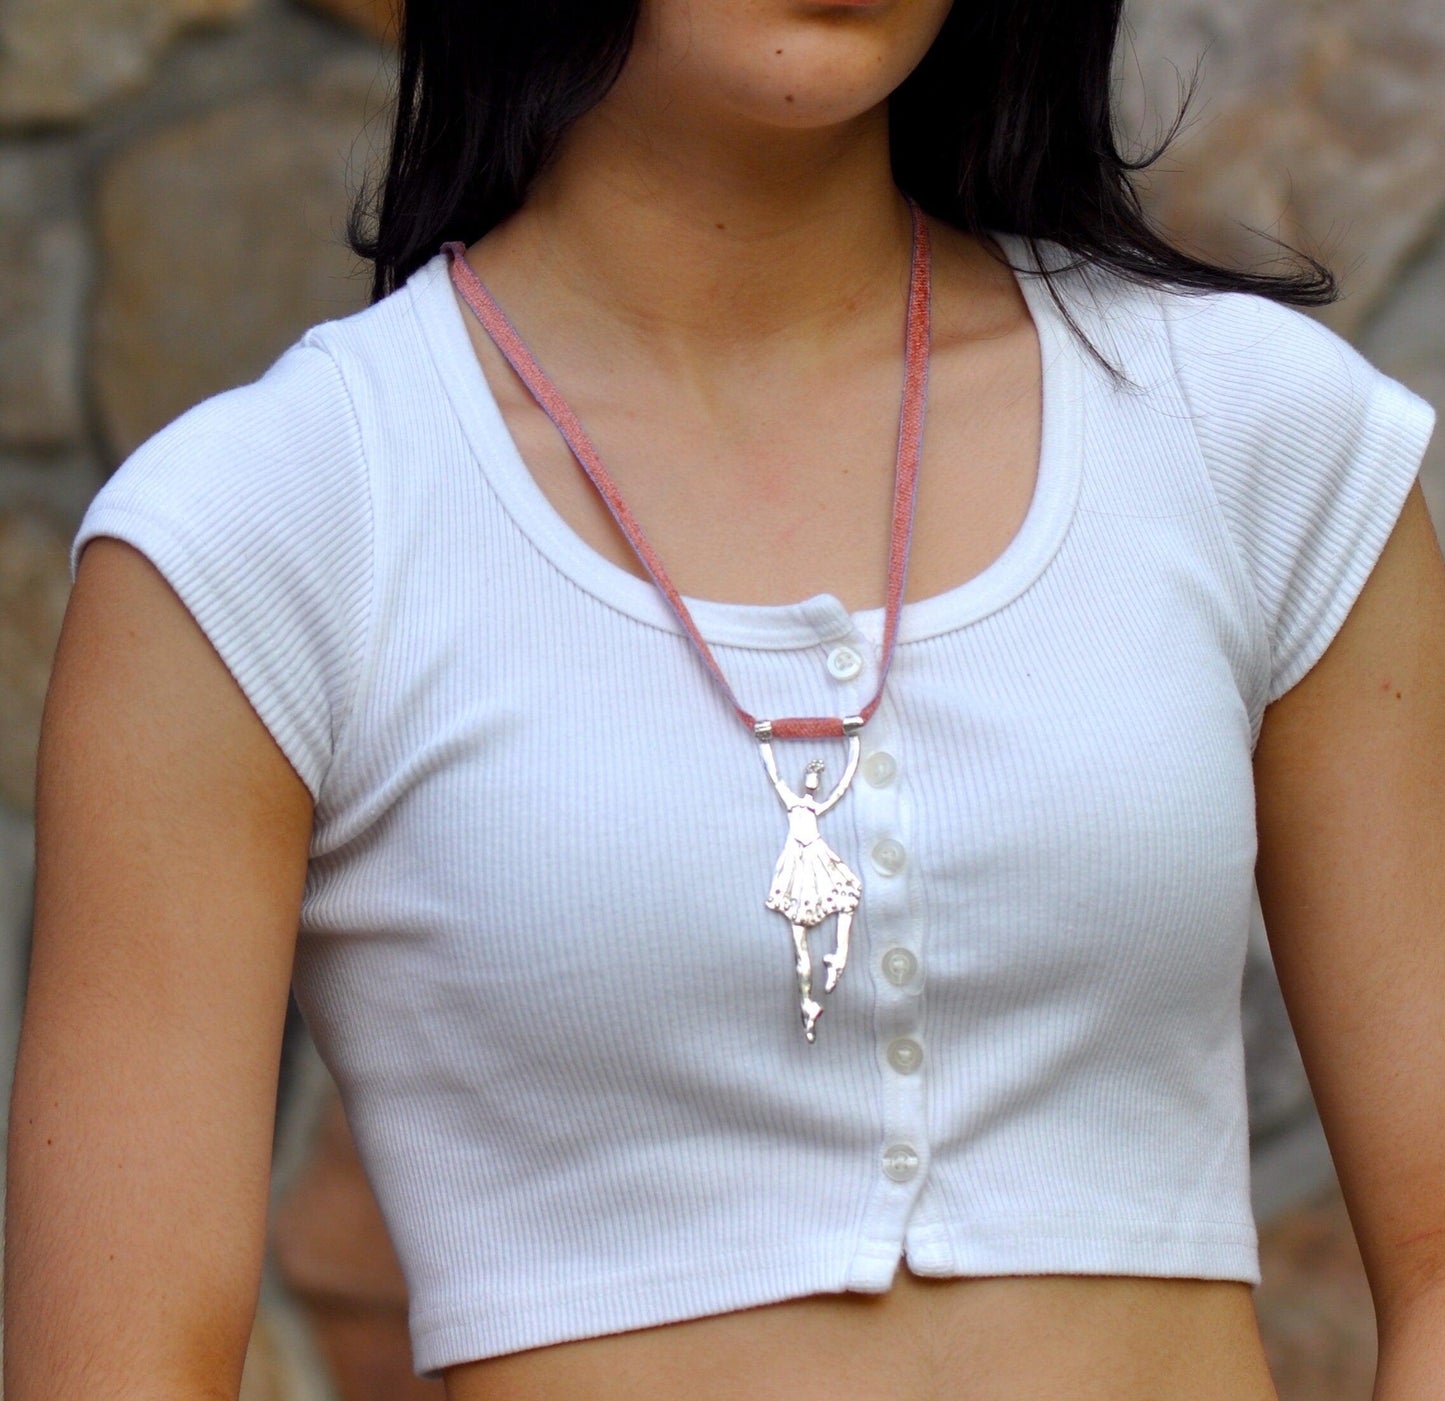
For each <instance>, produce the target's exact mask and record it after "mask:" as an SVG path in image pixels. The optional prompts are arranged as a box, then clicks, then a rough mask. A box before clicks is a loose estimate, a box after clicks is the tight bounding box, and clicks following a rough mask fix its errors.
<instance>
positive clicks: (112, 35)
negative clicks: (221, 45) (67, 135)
mask: <svg viewBox="0 0 1445 1401" xmlns="http://www.w3.org/2000/svg"><path fill="white" fill-rule="evenodd" d="M255 3H256V0H64V3H63V4H62V3H57V0H0V127H5V126H30V125H34V124H37V123H53V122H71V121H75V120H77V119H78V118H81V117H83V116H84V115H85V114H86V113H88V112H89V111H91V110H92V109H93V108H94V107H96V106H97V105H98V104H100V103H102V102H104V101H106V100H107V99H108V98H111V97H115V96H117V95H118V94H121V93H126V92H131V91H134V90H135V89H137V88H139V87H141V86H142V85H143V84H144V83H145V81H146V79H147V78H148V77H149V76H150V73H151V71H152V69H153V68H154V65H155V60H156V58H157V57H158V55H159V54H160V53H161V51H162V50H163V49H164V48H165V47H166V45H167V44H168V43H169V42H170V41H171V39H172V38H173V37H174V36H175V35H176V34H177V33H178V32H179V31H180V30H182V29H184V28H186V27H187V26H189V25H192V24H216V23H220V22H222V21H225V20H230V19H234V18H236V17H237V16H240V15H243V14H245V13H246V12H247V11H249V10H250V9H252V8H253V6H254V5H255Z"/></svg>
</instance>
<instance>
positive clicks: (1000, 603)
mask: <svg viewBox="0 0 1445 1401" xmlns="http://www.w3.org/2000/svg"><path fill="white" fill-rule="evenodd" d="M993 237H994V239H995V241H996V242H997V243H998V244H999V245H1000V246H1001V247H1002V248H1003V250H1004V252H1005V253H1007V254H1008V257H1009V260H1010V262H1011V263H1013V264H1014V265H1015V268H1016V269H1017V268H1018V267H1020V266H1023V267H1029V266H1033V267H1037V263H1036V262H1035V261H1034V260H1033V259H1032V258H1031V257H1030V254H1029V247H1028V244H1027V242H1026V241H1025V240H1024V239H1022V238H1020V237H1018V236H1015V235H1009V234H995V235H993ZM1013 275H1014V278H1015V280H1016V281H1017V283H1018V285H1019V289H1020V291H1021V293H1022V295H1023V297H1024V301H1025V304H1026V305H1027V307H1028V310H1029V315H1030V317H1031V318H1032V320H1033V322H1034V327H1035V330H1036V332H1037V334H1038V341H1039V352H1040V364H1041V374H1042V401H1043V405H1042V424H1041V427H1042V432H1041V436H1040V447H1039V460H1038V463H1037V468H1036V474H1035V480H1034V490H1033V495H1032V497H1031V498H1030V501H1029V506H1028V510H1027V511H1026V512H1025V514H1024V519H1023V521H1022V522H1021V524H1020V525H1019V528H1018V529H1017V531H1015V533H1014V536H1013V538H1012V539H1011V540H1010V541H1009V542H1008V544H1007V545H1006V546H1005V547H1004V549H1003V550H1002V551H1001V552H1000V553H999V554H998V555H997V556H995V558H994V559H993V561H992V562H991V563H990V564H988V565H987V566H986V567H985V568H984V569H982V570H981V571H980V572H979V573H977V574H975V575H974V576H973V577H972V578H970V579H965V580H964V581H963V582H962V583H960V584H955V585H954V586H953V587H952V588H949V589H945V590H944V591H943V592H942V593H937V594H932V595H930V596H928V597H926V598H920V599H913V600H909V601H907V602H905V603H904V604H903V608H902V612H901V614H900V617H899V624H898V645H899V646H904V645H907V644H908V643H910V642H919V641H923V640H925V639H927V638H930V637H936V636H938V635H940V634H942V633H946V632H952V631H954V630H956V629H958V628H962V627H966V626H967V625H969V624H970V623H975V622H977V621H979V620H980V619H981V618H984V617H987V616H988V615H989V614H990V613H994V612H996V611H998V610H999V609H1000V608H1003V607H1005V606H1006V605H1007V604H1009V603H1011V602H1013V601H1014V600H1015V599H1016V598H1018V597H1019V596H1020V595H1021V594H1022V593H1024V591H1025V590H1027V589H1028V588H1029V587H1030V586H1031V585H1032V584H1033V583H1034V582H1035V581H1036V580H1037V579H1038V578H1039V576H1040V575H1041V574H1042V573H1043V572H1044V570H1045V569H1046V568H1047V567H1048V565H1049V563H1050V562H1051V561H1052V559H1053V557H1054V555H1055V554H1056V553H1057V551H1058V549H1059V546H1060V545H1061V544H1062V543H1063V539H1064V536H1065V534H1066V533H1067V531H1068V528H1069V524H1070V522H1071V520H1072V519H1073V515H1074V508H1075V506H1076V504H1077V500H1078V492H1079V476H1080V457H1081V448H1082V396H1081V394H1080V392H1079V389H1080V378H1081V373H1082V367H1081V364H1080V361H1079V354H1078V348H1077V346H1076V344H1075V343H1074V339H1073V334H1072V332H1071V331H1070V330H1069V328H1068V327H1067V325H1066V324H1065V322H1064V319H1063V317H1062V315H1061V314H1060V312H1059V309H1058V307H1057V306H1055V305H1054V302H1053V299H1052V297H1051V296H1050V294H1049V292H1048V289H1047V286H1046V285H1045V284H1044V283H1043V281H1042V279H1041V278H1039V277H1037V276H1036V275H1033V274H1028V273H1024V274H1020V273H1019V272H1018V271H1015V272H1014V274H1013ZM406 288H407V292H408V293H409V295H410V296H411V299H412V309H413V311H414V313H415V314H416V316H417V318H418V320H419V322H420V325H421V330H422V338H423V340H424V341H425V343H426V345H427V347H428V350H429V351H430V354H431V359H432V362H433V364H434V366H435V368H436V371H437V375H438V377H439V379H440V380H441V383H442V386H443V388H444V390H445V392H446V396H447V399H448V400H449V402H450V404H451V407H452V411H453V412H454V414H455V415H456V417H457V420H458V422H459V424H460V426H461V429H462V431H463V433H464V435H465V437H466V439H467V442H468V445H469V446H470V447H471V450H472V454H473V456H474V457H475V458H476V461H477V464H478V466H479V467H480V469H481V471H482V473H483V475H484V476H485V478H486V480H487V482H488V483H489V485H490V486H491V488H492V490H493V492H494V493H495V494H496V496H497V498H498V500H499V501H500V502H501V504H502V506H503V508H504V509H505V510H506V512H507V514H508V515H509V516H510V518H511V520H512V522H513V524H514V525H515V526H516V527H517V529H518V530H520V531H521V532H522V534H523V535H524V536H525V537H526V538H527V539H528V540H529V541H530V542H531V543H532V545H533V546H534V547H535V548H536V549H537V550H538V551H539V552H540V553H541V554H542V555H543V556H544V557H545V558H546V559H547V560H548V561H549V562H550V563H551V564H552V565H553V566H554V567H555V568H556V569H557V570H558V571H559V572H561V573H562V574H563V575H565V576H566V577H567V578H568V579H570V580H571V581H572V582H573V583H574V584H576V585H577V587H579V588H580V589H582V590H583V591H585V592H586V593H588V594H590V595H591V596H592V597H593V598H595V599H597V600H598V601H599V602H601V603H603V604H606V605H607V606H609V607H611V608H614V609H616V610H617V611H618V612H620V613H623V614H626V615H627V616H628V617H631V618H633V619H635V620H636V621H638V622H641V623H646V624H648V625H649V626H652V627H656V628H661V629H663V630H665V631H667V632H673V633H677V634H678V635H679V636H682V635H684V633H683V629H682V624H681V623H680V622H679V621H678V619H677V617H676V616H675V615H674V614H673V612H672V609H671V608H670V607H669V606H668V604H667V602H666V600H665V599H664V598H663V596H662V594H661V593H660V592H659V590H658V588H657V586H656V585H655V584H654V583H652V581H651V580H649V579H643V578H639V577H637V576H636V575H634V574H630V573H629V572H628V571H627V570H625V569H623V568H622V567H621V566H620V565H617V564H614V563H613V562H612V561H611V560H610V559H608V558H607V557H606V556H605V555H602V554H599V553H598V552H597V551H596V550H594V549H593V548H592V546H591V545H589V544H588V543H587V542H586V541H585V540H583V539H582V537H581V536H580V535H578V534H577V533H576V531H574V530H573V529H572V527H571V526H570V525H568V524H567V522H566V521H565V520H564V519H563V518H562V516H561V515H560V514H559V513H558V511H557V509H556V508H555V507H554V506H553V505H552V503H551V502H550V501H549V500H548V499H547V496H546V494H545V493H544V492H543V491H542V488H541V487H540V486H538V485H537V481H536V479H535V478H534V477H533V476H532V472H531V469H530V468H529V467H528V466H527V464H526V462H525V461H524V460H523V458H522V454H521V451H520V450H519V449H518V447H517V444H516V440H515V439H514V438H513V437H512V434H511V430H510V429H509V428H508V427H507V423H506V419H505V418H504V417H503V415H502V411H501V407H500V406H499V405H498V403H497V400H496V397H495V395H494V394H493V393H492V388H491V384H490V383H489V381H488V380H487V377H486V374H485V373H484V372H483V370H482V366H481V362H480V361H479V360H478V359H477V355H476V351H475V349H474V348H473V346H472V342H471V339H470V337H469V336H468V334H467V327H466V323H465V321H464V319H463V318H464V315H465V313H464V311H463V310H462V308H461V307H460V306H458V305H457V301H456V298H455V296H454V295H453V293H452V289H451V279H450V276H449V275H448V268H447V260H446V257H445V255H444V254H441V253H438V254H436V255H435V256H434V257H432V258H431V259H430V260H428V261H427V262H426V263H424V264H423V265H422V266H421V267H420V268H418V269H417V271H416V272H415V273H413V274H412V276H411V277H410V278H409V279H408V281H407V284H406ZM924 431H925V433H926V432H927V426H926V421H925V429H924ZM579 470H580V469H579ZM683 600H684V602H685V603H686V604H687V607H688V611H689V612H690V613H691V614H692V617H693V621H694V622H695V623H696V624H697V628H698V631H699V632H701V633H702V635H703V637H704V638H705V639H706V640H707V641H708V642H709V643H710V644H713V643H715V644H718V645H720V646H736V647H750V648H759V649H776V650H786V649H795V648H799V647H805V646H812V645H817V644H819V643H827V642H833V641H841V640H842V639H844V638H848V637H854V636H859V635H861V636H862V637H864V638H866V639H868V640H869V641H870V642H872V643H874V644H875V645H877V644H879V643H880V642H881V639H882V636H883V622H884V612H885V610H884V609H883V608H882V607H881V606H879V607H874V608H863V609H856V610H853V611H851V612H850V611H849V610H848V609H847V608H846V607H845V606H844V604H843V602H842V600H841V599H839V598H838V597H836V596H835V595H834V594H831V593H818V594H814V595H813V596H811V597H809V598H805V599H801V600H799V601H797V602H795V603H727V602H722V601H719V600H716V599H706V598H695V597H693V596H692V595H690V594H684V595H683Z"/></svg>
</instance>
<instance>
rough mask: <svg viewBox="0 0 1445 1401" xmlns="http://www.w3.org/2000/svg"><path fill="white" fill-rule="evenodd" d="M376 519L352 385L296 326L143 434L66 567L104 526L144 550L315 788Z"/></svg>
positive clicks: (356, 621)
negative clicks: (263, 356)
mask: <svg viewBox="0 0 1445 1401" xmlns="http://www.w3.org/2000/svg"><path fill="white" fill-rule="evenodd" d="M371 531H372V524H371V500H370V488H369V483H368V480H367V473H366V465H365V458H364V454H363V452H362V446H361V442H360V436H359V433H358V431H357V428H356V419H355V415H354V413H353V412H352V410H351V405H350V398H349V395H348V394H347V391H346V387H345V385H344V383H343V381H342V379H341V376H340V373H339V371H338V370H337V367H336V364H335V361H334V360H333V359H332V357H331V355H330V354H329V353H328V352H327V351H326V350H325V349H324V348H323V347H321V346H320V345H317V344H312V343H309V341H308V340H307V339H303V340H302V341H300V342H299V343H298V344H297V345H295V346H293V347H292V348H291V349H290V350H288V351H287V352H286V353H285V354H284V355H282V356H281V358H280V359H279V360H278V361H276V363H275V364H274V365H273V366H272V367H271V368H270V370H268V371H267V372H266V374H265V375H263V376H262V377H261V378H260V379H259V380H257V381H256V382H255V383H253V384H249V385H244V386H242V387H240V388H238V389H232V390H228V391H227V392H225V393H224V394H219V395H216V396H215V397H213V398H211V399H207V400H205V401H204V402H202V403H200V404H198V405H196V407H195V408H193V409H191V410H189V411H188V412H186V413H184V414H182V415H181V417H179V418H178V419H176V420H175V421H174V422H172V423H170V424H169V425H167V426H166V427H165V428H163V429H161V431H160V432H158V433H157V434H155V435H154V436H153V437H152V438H150V439H148V440H147V441H146V442H144V443H142V444H141V446H140V447H139V448H137V449H136V450H135V452H134V453H132V454H131V456H130V457H128V458H127V459H126V460H125V461H124V462H123V463H122V464H121V466H120V467H119V468H118V469H117V471H116V472H115V474H114V475H113V476H112V477H111V478H110V480H109V481H108V482H107V483H106V484H105V485H104V486H103V487H102V488H101V490H100V492H99V493H98V494H97V495H96V497H95V498H94V500H93V501H92V502H91V504H90V507H89V509H88V510H87V511H86V513H85V516H84V518H83V519H82V521H81V524H80V528H79V531H78V532H77V534H76V536H75V539H74V541H73V542H72V544H71V551H70V570H71V577H72V579H73V578H74V576H75V571H76V568H77V566H78V564H79V561H80V552H81V550H82V549H83V548H84V547H85V545H86V544H87V543H88V542H89V541H90V540H92V539H94V538H95V537H96V536H97V535H108V536H114V537H115V538H117V539H120V540H124V541H125V542H126V543H127V544H130V545H132V546H134V548H136V549H137V550H139V551H140V552H141V553H142V554H144V555H145V556H146V557H147V558H148V559H149V560H150V561H151V562H152V563H153V564H154V565H155V567H156V568H157V569H158V570H159V571H160V573H161V574H162V575H163V576H164V577H165V579H166V581H167V582H168V583H169V584H170V586H171V587H172V588H173V589H174V590H175V592H176V594H177V595H178V596H179V597H180V599H181V601H182V603H184V604H185V606H186V608H187V609H188V610H189V611H190V613H191V615H192V616H193V617H194V618H195V620H196V622H197V624H198V625H199V626H200V628H201V630H202V631H203V632H204V633H205V634H206V636H207V637H208V638H209V639H210V642H211V644H212V646H214V647H215V649H216V651H217V653H218V654H219V655H220V657H221V659H222V660H223V661H224V662H225V664H226V666H227V668H228V669H229V670H230V672H231V674H232V676H233V677H235V679H236V682H237V684H238V685H239V686H240V688H241V690H242V691H243V692H244V693H245V695H246V698H247V700H249V702H250V703H251V706H252V708H253V709H254V710H255V711H256V714H257V715H258V716H259V717H260V718H261V721H262V722H263V723H264V724H265V726H266V728H267V729H268V730H269V731H270V733H271V735H272V737H273V738H274V739H275V740H276V743H277V745H278V746H279V747H280V749H281V751H282V752H283V753H284V754H285V756H286V758H287V759H288V760H289V761H290V763H291V765H292V767H293V768H294V769H295V770H296V772H297V774H298V775H299V776H300V778H301V779H302V781H303V782H304V783H305V784H306V787H307V788H308V789H309V790H310V792H311V795H312V797H313V799H316V798H319V797H320V795H321V789H322V784H323V782H324V779H325V777H326V773H327V770H328V767H329V765H330V762H331V756H332V753H333V751H334V748H335V744H336V740H337V736H338V734H339V733H340V731H341V728H342V726H343V724H344V722H345V719H346V716H347V714H348V712H349V708H350V705H351V701H352V697H353V694H354V691H355V688H356V684H357V678H358V675H359V672H360V666H361V654H362V648H363V645H364V637H365V631H366V627H367V620H368V615H369V611H370V599H371V573H372V545H371Z"/></svg>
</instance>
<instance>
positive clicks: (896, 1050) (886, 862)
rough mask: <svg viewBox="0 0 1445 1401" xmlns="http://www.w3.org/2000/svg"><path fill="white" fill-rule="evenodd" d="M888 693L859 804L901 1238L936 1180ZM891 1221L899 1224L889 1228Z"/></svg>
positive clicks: (886, 1218) (892, 1191) (901, 787)
mask: <svg viewBox="0 0 1445 1401" xmlns="http://www.w3.org/2000/svg"><path fill="white" fill-rule="evenodd" d="M889 711H890V706H889V702H888V699H887V697H885V698H884V701H883V704H882V705H881V706H880V707H879V709H878V712H877V713H876V714H875V715H874V717H873V719H872V720H871V721H870V722H869V724H868V725H867V726H866V727H865V729H864V731H863V744H864V753H863V758H862V759H861V760H860V762H859V777H860V779H861V780H862V781H861V782H860V783H859V785H858V800H857V807H856V809H855V811H856V813H857V816H858V822H859V833H858V835H859V838H860V845H861V850H862V853H863V854H864V855H866V857H867V860H868V867H869V869H867V870H866V871H865V873H864V891H865V894H864V907H865V911H866V914H865V919H866V922H867V932H868V942H869V951H870V964H871V972H872V976H873V985H874V989H875V998H874V1016H873V1034H874V1054H875V1055H876V1057H877V1065H878V1071H879V1075H880V1079H881V1089H882V1096H881V1108H882V1122H881V1123H880V1125H879V1129H880V1136H879V1139H878V1145H877V1152H878V1158H877V1167H876V1169H875V1171H876V1172H877V1174H878V1176H877V1179H876V1181H877V1183H878V1190H879V1192H880V1193H881V1194H882V1195H881V1196H880V1197H878V1198H877V1202H878V1211H879V1216H878V1218H877V1220H878V1228H877V1229H879V1230H880V1231H883V1230H887V1229H894V1230H896V1231H897V1233H898V1239H899V1241H900V1242H901V1240H902V1238H903V1234H904V1232H905V1231H906V1228H907V1222H908V1217H909V1213H910V1212H911V1210H912V1206H913V1202H914V1201H915V1200H916V1198H917V1195H918V1193H919V1192H921V1191H922V1190H923V1186H924V1181H925V1179H926V1177H927V1163H928V1154H929V1141H928V1124H927V1118H926V1115H925V1107H926V1097H925V1089H926V1084H925V1078H924V1077H925V1076H926V1075H927V1059H928V1056H927V1043H926V1041H925V1040H924V1037H923V1033H922V1022H921V1019H922V998H921V989H922V983H923V978H922V959H921V957H920V955H919V953H918V952H917V939H916V931H915V930H914V927H913V925H914V920H913V912H912V905H913V902H912V899H911V885H912V881H913V879H914V868H915V860H914V855H913V853H912V851H911V846H912V842H913V838H914V834H913V831H912V826H911V822H910V817H911V814H910V811H909V804H908V784H907V751H906V746H904V745H903V744H902V742H901V737H900V736H899V735H898V734H897V733H896V732H895V731H894V729H893V726H892V724H891V723H890V720H891V716H890V714H889ZM885 1222H886V1223H889V1224H888V1225H886V1226H885Z"/></svg>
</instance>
